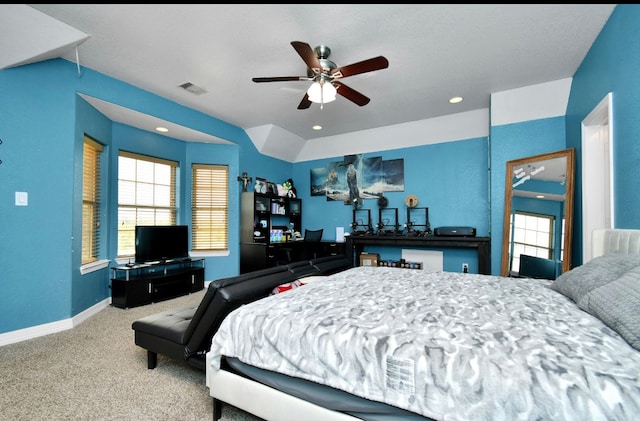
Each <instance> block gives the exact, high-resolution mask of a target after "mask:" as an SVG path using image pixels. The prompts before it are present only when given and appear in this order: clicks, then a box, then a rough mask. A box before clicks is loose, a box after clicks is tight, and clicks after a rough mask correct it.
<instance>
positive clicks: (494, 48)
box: [0, 4, 615, 142]
mask: <svg viewBox="0 0 640 421" xmlns="http://www.w3.org/2000/svg"><path fill="white" fill-rule="evenodd" d="M614 7H615V4H605V5H586V4H563V5H554V4H538V5H508V4H505V5H500V4H492V5H469V4H461V5H456V4H453V5H443V4H439V5H438V4H436V5H429V4H426V5H425V4H423V5H419V4H417V5H410V4H399V5H390V4H387V5H349V4H328V5H327V4H322V5H295V4H271V5H269V4H267V5H261V4H242V5H225V4H209V5H206V4H205V5H194V4H169V5H160V4H153V5H142V4H101V5H92V4H64V5H63V4H37V5H29V6H27V5H0V11H1V13H0V69H4V68H9V67H14V66H16V65H21V64H25V63H30V62H34V61H39V60H44V59H48V58H53V57H63V58H65V59H67V60H70V61H73V62H75V63H78V64H79V65H80V66H81V67H87V68H91V69H93V70H96V71H98V72H101V73H103V74H106V75H109V76H112V77H114V78H116V79H119V80H122V81H124V82H127V83H130V84H132V85H134V86H137V87H139V88H141V89H144V90H147V91H150V92H153V93H155V94H158V95H160V96H162V97H165V98H167V99H170V100H172V101H175V102H177V103H180V104H183V105H185V106H188V107H190V108H193V109H196V110H199V111H201V112H203V113H206V114H208V115H211V116H213V117H216V118H219V119H221V120H224V121H226V122H229V123H232V124H235V125H237V126H239V127H241V128H244V129H247V130H248V129H255V128H259V127H262V126H268V125H275V126H277V127H279V128H281V129H283V130H285V131H287V132H290V133H292V134H293V135H295V136H298V137H300V138H301V139H302V140H311V139H317V138H321V137H325V136H333V135H340V134H344V133H349V132H354V131H360V130H365V129H371V128H377V127H382V126H389V125H394V124H399V123H406V122H410V121H417V120H424V119H429V118H433V117H439V116H443V115H448V114H455V113H461V112H466V111H471V110H479V109H488V108H489V101H490V95H491V94H492V93H495V92H501V91H505V90H510V89H514V88H520V87H524V86H529V85H535V84H539V83H543V82H549V81H554V80H559V79H563V78H567V77H572V76H573V75H574V73H575V71H576V70H577V68H578V66H579V65H580V63H581V61H582V60H583V58H584V56H585V55H586V53H587V51H588V50H589V48H590V47H591V45H592V43H593V41H594V40H595V38H596V37H597V35H598V33H599V32H600V30H601V29H602V27H603V26H604V24H605V23H606V21H607V19H608V18H609V16H610V14H611V12H612V11H613V9H614ZM40 12H42V13H44V14H46V15H43V14H42V13H40ZM47 15H48V16H47ZM51 18H54V19H51ZM61 23H64V24H66V25H61ZM291 41H303V42H306V43H308V44H310V46H311V47H315V46H317V45H320V44H324V45H327V46H329V47H330V48H331V51H332V54H331V56H330V59H331V60H332V61H334V62H335V63H336V64H337V65H338V66H345V65H347V64H352V63H355V62H359V61H362V60H366V59H369V58H372V57H375V56H379V55H382V56H384V57H386V58H387V59H388V60H389V67H388V68H387V69H383V70H379V71H375V72H370V73H365V74H361V75H356V76H351V77H348V78H344V79H341V82H343V83H344V84H346V85H348V86H349V87H351V88H353V89H355V90H357V91H359V92H360V93H362V94H364V95H366V96H368V97H369V98H370V99H371V102H370V103H369V104H367V105H365V106H363V107H359V106H357V105H355V104H354V103H352V102H350V101H348V100H347V99H345V98H344V97H341V96H338V98H337V100H336V101H334V102H331V103H329V104H325V106H324V109H322V110H321V109H320V107H319V105H318V104H313V105H312V106H311V107H310V108H309V109H306V110H298V109H297V106H298V104H299V103H300V101H301V99H302V98H303V96H304V92H305V91H306V89H307V88H308V85H309V84H310V82H306V81H294V82H273V83H260V84H258V83H254V82H252V80H251V78H252V77H272V76H306V65H305V64H304V62H303V61H302V59H301V58H300V56H299V55H298V54H297V53H296V51H295V50H294V49H293V48H292V46H291V44H290V43H291ZM77 45H78V47H77V49H76V46H77ZM185 82H190V83H193V84H195V85H197V86H199V87H201V88H203V89H205V90H206V93H204V94H202V95H195V94H193V93H190V92H187V91H185V90H184V89H182V88H180V87H179V85H181V84H183V83H185ZM457 95H459V96H462V97H464V101H463V102H462V103H460V104H456V105H451V104H449V103H448V99H449V98H450V97H452V96H457ZM102 102H103V101H102ZM92 103H94V105H95V104H96V103H97V104H98V105H96V107H97V108H99V106H100V105H102V106H105V104H101V101H100V100H99V99H95V100H94V102H92ZM107 105H108V104H107ZM108 108H110V110H109V112H111V113H114V114H113V116H118V115H120V114H122V113H124V115H128V114H127V110H126V109H121V107H120V108H118V107H113V106H110V107H108ZM99 109H100V108H99ZM103 112H105V111H103ZM114 118H115V119H116V120H117V119H118V118H125V117H122V116H120V117H114ZM127 118H128V121H127V124H130V125H133V126H136V121H138V122H141V123H140V124H142V122H143V121H144V120H145V118H150V119H151V120H153V116H145V115H140V113H138V115H135V114H134V115H133V116H132V115H128V117H127ZM314 124H321V125H322V126H323V127H324V129H323V130H322V131H320V132H316V131H313V130H312V129H311V126H312V125H314ZM142 128H144V127H142ZM192 134H193V133H192ZM207 136H208V135H206V136H205V139H204V140H203V139H200V140H199V141H213V142H216V141H220V140H221V139H217V138H215V137H214V136H210V137H207ZM268 141H269V142H277V139H268Z"/></svg>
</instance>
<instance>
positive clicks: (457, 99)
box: [449, 96, 463, 104]
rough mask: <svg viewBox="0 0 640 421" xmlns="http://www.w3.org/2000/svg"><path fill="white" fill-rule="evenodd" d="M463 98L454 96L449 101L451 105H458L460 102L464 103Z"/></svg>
mask: <svg viewBox="0 0 640 421" xmlns="http://www.w3.org/2000/svg"><path fill="white" fill-rule="evenodd" d="M462 100H463V98H462V97H461V96H454V97H453V98H451V99H450V100H449V103H450V104H457V103H459V102H462Z"/></svg>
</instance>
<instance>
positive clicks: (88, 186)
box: [82, 136, 104, 264]
mask: <svg viewBox="0 0 640 421" xmlns="http://www.w3.org/2000/svg"><path fill="white" fill-rule="evenodd" d="M103 149H104V147H103V146H102V145H101V144H100V143H98V142H96V141H95V140H93V139H91V138H90V137H88V136H85V137H84V145H83V160H82V264H87V263H91V262H95V261H97V260H98V257H99V256H98V255H99V253H100V223H101V221H100V157H101V154H102V151H103Z"/></svg>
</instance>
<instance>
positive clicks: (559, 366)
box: [206, 230, 640, 421]
mask: <svg viewBox="0 0 640 421" xmlns="http://www.w3.org/2000/svg"><path fill="white" fill-rule="evenodd" d="M593 253H594V258H593V259H592V260H591V261H589V262H586V263H585V264H583V265H582V266H579V267H576V268H574V269H572V270H571V271H569V272H566V273H564V274H562V275H561V276H559V277H558V279H557V280H555V281H550V280H543V279H532V278H506V277H499V276H489V275H479V274H463V273H453V272H432V273H429V272H425V271H421V270H413V269H398V268H386V267H380V268H372V267H357V268H352V269H348V270H346V271H343V272H340V273H337V274H334V275H331V276H328V277H326V279H322V280H319V281H316V282H312V283H309V284H307V285H304V286H302V287H299V288H295V289H292V290H290V291H287V292H284V293H281V294H274V295H272V296H269V297H267V298H264V299H262V300H260V301H258V302H254V303H250V304H247V305H244V306H242V307H240V308H239V309H237V310H235V311H234V312H233V313H231V314H230V315H229V316H228V317H227V318H226V319H225V320H224V321H223V323H222V325H221V326H220V329H219V330H218V332H217V333H216V334H215V336H214V337H213V340H212V344H211V348H210V350H209V352H208V353H207V361H206V384H207V387H208V388H209V392H210V395H211V396H212V398H213V405H214V420H216V419H218V418H219V417H220V408H221V402H226V403H228V404H230V405H233V406H236V407H239V408H242V409H243V410H245V411H247V412H250V413H252V414H255V415H256V416H258V417H261V418H264V419H266V420H270V421H277V420H298V419H304V420H305V421H310V420H323V421H325V420H357V419H364V420H369V421H384V420H397V419H403V420H405V419H406V420H416V421H417V420H439V421H449V420H581V421H582V420H586V419H589V420H632V419H637V416H638V414H640V374H639V373H640V230H599V231H597V232H594V234H593Z"/></svg>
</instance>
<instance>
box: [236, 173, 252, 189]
mask: <svg viewBox="0 0 640 421" xmlns="http://www.w3.org/2000/svg"><path fill="white" fill-rule="evenodd" d="M252 180H253V179H252V177H249V176H248V174H247V172H246V171H245V172H243V173H242V177H240V176H238V181H242V191H243V192H246V191H247V184H249V183H251V181H252Z"/></svg>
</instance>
